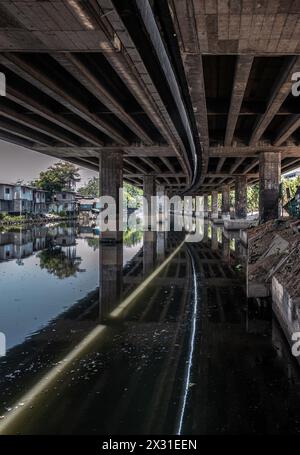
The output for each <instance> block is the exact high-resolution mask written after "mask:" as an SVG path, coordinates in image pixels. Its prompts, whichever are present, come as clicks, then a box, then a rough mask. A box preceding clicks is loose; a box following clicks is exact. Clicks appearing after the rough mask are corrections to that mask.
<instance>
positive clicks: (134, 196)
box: [123, 182, 143, 208]
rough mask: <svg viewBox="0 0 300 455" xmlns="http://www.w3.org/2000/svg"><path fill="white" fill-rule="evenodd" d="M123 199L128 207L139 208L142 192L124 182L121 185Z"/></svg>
mask: <svg viewBox="0 0 300 455" xmlns="http://www.w3.org/2000/svg"><path fill="white" fill-rule="evenodd" d="M123 191H124V199H125V200H126V201H127V206H128V207H137V208H138V207H141V205H142V194H143V193H142V190H141V189H140V188H137V187H136V186H134V185H130V183H126V182H124V185H123Z"/></svg>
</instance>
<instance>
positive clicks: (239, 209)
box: [235, 175, 247, 219]
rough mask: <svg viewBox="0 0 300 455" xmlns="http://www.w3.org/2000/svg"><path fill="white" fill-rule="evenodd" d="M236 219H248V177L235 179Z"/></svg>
mask: <svg viewBox="0 0 300 455" xmlns="http://www.w3.org/2000/svg"><path fill="white" fill-rule="evenodd" d="M235 218H238V219H239V218H247V177H246V176H244V175H243V176H239V177H236V178H235Z"/></svg>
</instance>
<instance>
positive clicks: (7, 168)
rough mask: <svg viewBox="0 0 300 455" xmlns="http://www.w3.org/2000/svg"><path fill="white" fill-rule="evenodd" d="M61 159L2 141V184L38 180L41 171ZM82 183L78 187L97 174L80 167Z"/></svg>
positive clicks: (0, 172)
mask: <svg viewBox="0 0 300 455" xmlns="http://www.w3.org/2000/svg"><path fill="white" fill-rule="evenodd" d="M58 161H59V159H57V158H52V157H50V156H47V155H43V154H42V153H38V152H34V151H32V150H29V149H26V148H24V147H20V146H18V145H14V144H10V143H8V142H4V141H1V140H0V183H1V182H5V183H15V182H16V181H17V180H24V182H25V183H27V182H30V181H31V180H34V179H36V178H37V177H38V176H39V173H40V172H41V171H44V170H46V169H47V168H48V167H49V166H51V165H52V164H54V163H57V162H58ZM79 169H80V170H79V173H80V176H81V181H80V182H79V183H78V184H77V187H80V186H82V185H84V184H85V183H86V182H87V181H88V180H89V179H90V178H91V177H94V176H97V173H96V172H94V171H91V170H89V169H86V168H83V167H80V168H79Z"/></svg>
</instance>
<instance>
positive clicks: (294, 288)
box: [274, 240, 300, 299]
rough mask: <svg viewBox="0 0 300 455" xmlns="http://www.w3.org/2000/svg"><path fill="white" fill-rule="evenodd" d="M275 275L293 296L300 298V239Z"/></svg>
mask: <svg viewBox="0 0 300 455" xmlns="http://www.w3.org/2000/svg"><path fill="white" fill-rule="evenodd" d="M274 277H275V278H276V279H277V281H278V282H279V283H280V284H281V285H284V287H285V288H286V289H287V290H288V293H289V296H290V297H291V298H295V299H296V298H300V240H299V241H298V242H297V243H296V244H295V245H294V246H293V248H292V249H291V251H290V252H289V254H288V255H287V256H286V259H285V261H283V262H282V263H281V265H280V267H278V269H277V271H276V273H275V274H274Z"/></svg>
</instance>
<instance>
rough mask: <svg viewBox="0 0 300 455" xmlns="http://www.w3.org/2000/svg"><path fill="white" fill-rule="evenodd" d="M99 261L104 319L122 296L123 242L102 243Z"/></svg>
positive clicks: (100, 305) (100, 297)
mask: <svg viewBox="0 0 300 455" xmlns="http://www.w3.org/2000/svg"><path fill="white" fill-rule="evenodd" d="M99 261H100V264H99V273H100V280H99V317H100V319H103V318H104V317H105V316H107V315H108V313H110V312H111V311H112V310H113V309H114V308H115V307H116V306H117V305H118V303H120V300H121V297H122V287H123V286H122V283H123V244H122V243H115V244H107V243H100V247H99Z"/></svg>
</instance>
